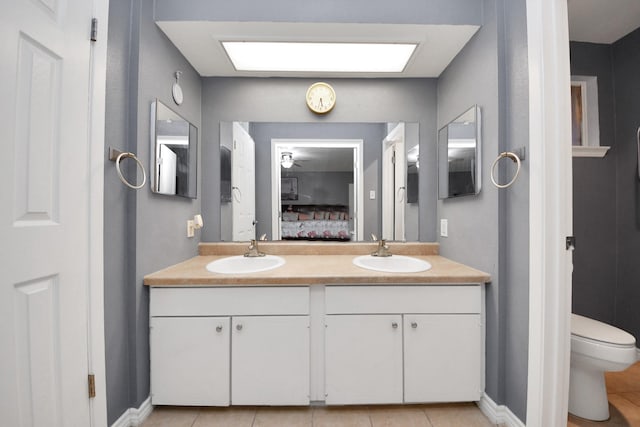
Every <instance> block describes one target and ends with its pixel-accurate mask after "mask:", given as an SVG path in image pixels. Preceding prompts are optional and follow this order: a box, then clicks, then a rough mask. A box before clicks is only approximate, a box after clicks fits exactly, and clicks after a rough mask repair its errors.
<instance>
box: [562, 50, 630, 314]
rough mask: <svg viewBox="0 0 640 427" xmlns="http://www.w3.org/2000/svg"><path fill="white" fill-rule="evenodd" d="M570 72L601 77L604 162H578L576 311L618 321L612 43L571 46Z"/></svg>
mask: <svg viewBox="0 0 640 427" xmlns="http://www.w3.org/2000/svg"><path fill="white" fill-rule="evenodd" d="M570 49H571V74H572V75H585V76H597V78H598V104H599V105H598V111H599V119H600V145H608V146H611V147H612V148H611V150H610V151H609V152H608V153H607V155H606V156H605V157H604V158H588V157H574V158H573V234H574V235H575V236H576V242H577V245H576V250H575V251H574V253H573V294H572V309H573V311H574V312H575V313H578V314H582V315H585V316H588V317H592V318H594V319H599V320H602V321H604V322H608V323H613V321H614V318H615V282H616V269H617V267H616V258H617V257H616V241H617V235H616V233H615V231H614V230H615V226H612V227H607V226H603V225H605V224H610V223H611V224H615V222H616V163H617V162H616V157H617V156H616V152H617V151H618V149H617V147H616V140H615V121H614V120H615V105H614V104H615V96H614V91H613V64H612V53H613V52H612V48H611V45H606V44H595V43H577V42H572V43H571V45H570Z"/></svg>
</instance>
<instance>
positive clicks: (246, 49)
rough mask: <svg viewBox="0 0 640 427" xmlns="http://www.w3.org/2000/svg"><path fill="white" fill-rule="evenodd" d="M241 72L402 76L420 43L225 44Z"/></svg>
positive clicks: (230, 57)
mask: <svg viewBox="0 0 640 427" xmlns="http://www.w3.org/2000/svg"><path fill="white" fill-rule="evenodd" d="M222 45H223V47H224V49H225V50H226V52H227V55H228V56H229V59H231V62H232V63H233V65H234V67H235V68H236V70H238V71H298V72H304V71H308V72H340V73H356V72H360V73H400V72H402V71H403V70H404V68H405V67H406V65H407V62H408V61H409V59H410V58H411V55H412V54H413V52H414V50H415V49H416V46H417V44H400V43H398V44H396V43H297V42H222Z"/></svg>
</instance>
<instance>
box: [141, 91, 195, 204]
mask: <svg viewBox="0 0 640 427" xmlns="http://www.w3.org/2000/svg"><path fill="white" fill-rule="evenodd" d="M150 133H151V165H153V174H152V179H151V191H153V192H154V193H159V194H167V195H174V196H182V197H189V198H192V199H195V198H196V196H197V183H196V180H197V164H198V129H197V128H196V127H195V126H194V125H193V124H191V123H189V122H188V121H187V120H185V119H184V118H182V117H181V116H180V115H179V114H178V113H176V112H174V111H173V110H171V109H170V108H169V107H167V106H166V105H164V104H163V103H162V102H160V101H158V100H156V101H154V102H152V103H151V132H150Z"/></svg>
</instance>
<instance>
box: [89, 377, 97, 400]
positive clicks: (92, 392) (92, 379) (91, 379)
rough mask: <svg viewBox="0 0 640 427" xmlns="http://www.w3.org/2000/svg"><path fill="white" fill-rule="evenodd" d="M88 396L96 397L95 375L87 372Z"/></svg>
mask: <svg viewBox="0 0 640 427" xmlns="http://www.w3.org/2000/svg"><path fill="white" fill-rule="evenodd" d="M88 380H89V398H90V399H91V398H94V397H96V376H95V375H94V374H89V377H88Z"/></svg>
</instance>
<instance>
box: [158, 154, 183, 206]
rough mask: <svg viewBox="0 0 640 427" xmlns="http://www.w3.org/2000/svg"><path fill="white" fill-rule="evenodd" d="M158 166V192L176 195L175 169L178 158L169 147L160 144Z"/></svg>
mask: <svg viewBox="0 0 640 427" xmlns="http://www.w3.org/2000/svg"><path fill="white" fill-rule="evenodd" d="M159 147H160V159H159V160H160V164H159V165H158V176H157V180H158V192H159V193H164V194H176V168H177V166H178V156H177V155H176V153H175V152H174V151H173V150H172V149H171V148H169V147H167V146H166V145H164V144H160V145H159Z"/></svg>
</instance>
